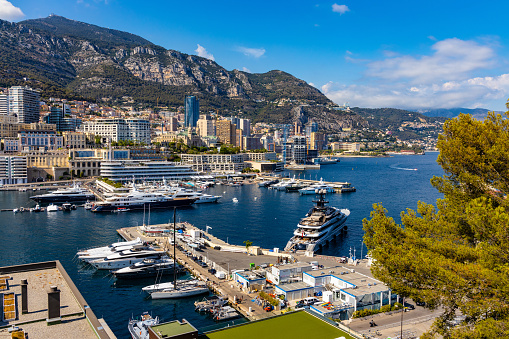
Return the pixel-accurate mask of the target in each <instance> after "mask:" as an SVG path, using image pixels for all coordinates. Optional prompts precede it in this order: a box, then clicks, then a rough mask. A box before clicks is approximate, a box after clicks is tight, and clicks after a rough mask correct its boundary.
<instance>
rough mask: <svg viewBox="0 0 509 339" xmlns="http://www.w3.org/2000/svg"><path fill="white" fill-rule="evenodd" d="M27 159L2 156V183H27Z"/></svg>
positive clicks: (0, 160)
mask: <svg viewBox="0 0 509 339" xmlns="http://www.w3.org/2000/svg"><path fill="white" fill-rule="evenodd" d="M27 180H28V179H27V158H26V157H20V156H0V183H1V184H2V185H9V184H25V183H27Z"/></svg>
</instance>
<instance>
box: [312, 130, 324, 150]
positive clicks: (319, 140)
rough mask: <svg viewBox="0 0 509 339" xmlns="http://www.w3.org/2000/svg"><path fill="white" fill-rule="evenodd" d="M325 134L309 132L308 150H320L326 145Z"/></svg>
mask: <svg viewBox="0 0 509 339" xmlns="http://www.w3.org/2000/svg"><path fill="white" fill-rule="evenodd" d="M325 139H326V138H325V134H324V133H320V132H311V136H310V138H309V149H311V150H322V149H323V148H324V146H325V145H326V140H325Z"/></svg>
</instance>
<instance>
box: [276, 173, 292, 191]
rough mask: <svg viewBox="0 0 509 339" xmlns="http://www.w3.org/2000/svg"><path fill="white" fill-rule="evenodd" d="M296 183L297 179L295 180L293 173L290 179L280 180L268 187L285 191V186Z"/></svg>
mask: <svg viewBox="0 0 509 339" xmlns="http://www.w3.org/2000/svg"><path fill="white" fill-rule="evenodd" d="M296 183H297V181H296V180H295V175H294V176H293V178H292V179H290V180H283V181H280V182H278V183H277V184H274V185H272V186H270V187H269V188H272V189H276V190H278V191H286V187H288V186H290V185H293V184H296Z"/></svg>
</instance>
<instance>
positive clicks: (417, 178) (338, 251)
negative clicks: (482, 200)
mask: <svg viewBox="0 0 509 339" xmlns="http://www.w3.org/2000/svg"><path fill="white" fill-rule="evenodd" d="M434 157H436V154H435V155H433V154H432V153H431V157H430V155H428V154H427V155H425V156H423V157H403V156H401V157H394V158H384V159H373V158H371V159H344V160H343V159H342V162H341V164H338V165H334V166H323V168H322V169H321V170H320V171H319V172H318V171H317V172H318V173H317V175H316V176H317V177H316V178H315V174H314V173H313V174H312V176H313V179H316V180H314V181H319V179H320V177H323V178H324V181H325V182H340V181H348V182H352V183H354V184H355V186H356V188H357V190H358V192H357V193H356V194H330V195H328V196H327V200H329V201H330V205H331V206H335V207H340V208H348V209H350V210H351V214H350V216H349V218H348V221H347V223H346V225H347V226H348V232H346V233H344V234H343V235H342V237H341V239H340V241H337V242H336V243H335V244H333V245H330V246H328V247H325V248H324V249H323V250H322V251H321V252H319V253H316V254H315V255H314V257H313V258H309V257H305V256H300V255H294V258H295V259H296V260H297V261H303V262H310V261H318V262H319V264H320V265H322V264H323V265H324V266H325V267H333V266H334V265H338V264H340V262H339V261H340V258H343V257H348V256H349V252H350V250H351V252H352V255H353V254H354V253H356V255H355V256H357V257H358V256H362V253H361V249H362V248H361V246H360V245H361V238H362V219H363V218H366V217H369V212H370V210H371V205H372V203H374V202H382V203H383V205H384V207H386V208H387V209H388V211H389V215H391V216H393V217H394V218H395V220H396V221H398V218H399V212H400V211H402V210H404V209H405V208H407V207H409V208H415V202H416V201H417V200H423V201H426V202H433V201H434V200H435V199H436V198H438V197H439V196H440V195H439V194H437V193H436V192H435V191H434V189H433V188H430V187H429V182H428V181H429V178H430V177H431V176H432V175H440V169H439V167H438V166H437V165H436V163H435V162H434ZM427 158H430V159H428V160H427V161H425V160H426V159H427ZM397 163H399V164H400V165H399V166H397V167H402V168H418V169H419V170H418V171H399V170H398V169H397V168H391V166H393V165H394V164H397ZM393 167H394V166H393ZM375 171H376V173H377V176H376V178H375V176H373V175H372V173H374V172H375ZM309 175H310V174H306V177H308V176H309ZM290 177H293V173H292V174H290ZM301 177H302V175H301ZM297 178H298V174H297ZM306 179H307V178H306ZM301 180H302V179H301ZM381 180H382V181H383V182H384V183H385V184H384V185H382V186H380V185H378V184H377V183H379V182H381ZM206 192H207V194H211V195H221V196H223V198H221V199H220V201H219V203H217V204H216V203H214V204H200V205H194V204H193V205H192V206H191V207H188V208H182V209H179V210H178V214H177V221H178V222H181V223H183V222H184V221H185V222H187V223H189V224H190V225H193V226H194V227H195V228H196V229H198V230H201V231H207V232H206V233H207V234H206V235H207V236H210V239H211V240H213V242H214V243H216V242H217V244H218V245H219V246H221V244H222V245H223V246H224V247H225V248H228V247H231V251H221V250H215V249H214V248H213V247H207V248H201V249H199V250H198V249H193V248H191V247H189V248H184V247H182V249H183V250H186V252H185V253H191V254H193V253H194V254H198V257H200V256H201V257H202V261H204V262H206V263H210V262H214V263H216V264H217V265H218V266H221V267H223V268H224V270H225V271H228V268H230V272H232V271H234V270H239V269H245V268H246V267H247V268H249V267H250V264H251V263H254V264H255V265H256V266H262V265H265V264H268V265H270V264H272V265H276V264H277V263H278V256H275V255H270V254H268V255H247V253H245V250H246V248H245V246H242V244H243V242H244V241H245V240H250V241H252V242H253V246H252V247H256V246H260V250H261V251H264V250H263V249H265V250H266V251H269V252H270V251H271V250H272V252H274V249H275V248H279V249H281V248H283V247H284V245H285V244H286V242H287V241H288V239H289V238H290V237H291V236H292V233H293V232H294V230H295V228H296V225H297V224H298V222H299V220H300V219H302V217H303V216H304V214H305V213H306V212H307V211H308V210H309V208H310V207H311V206H312V205H313V203H312V200H314V199H315V196H314V195H309V196H300V195H298V194H281V193H282V192H279V191H278V190H276V189H266V188H260V187H258V185H243V186H241V187H235V186H228V185H216V186H215V187H210V188H207V189H206ZM33 194H34V193H33V192H30V191H27V192H17V191H15V192H7V191H2V192H0V195H2V205H1V206H0V207H1V208H2V209H11V210H12V209H14V208H15V207H19V206H26V207H33V206H34V205H35V204H33V205H31V204H30V203H29V196H30V195H33ZM394 194H399V199H396V200H395V199H391V198H390V197H391V196H394ZM233 198H236V199H237V200H238V202H237V203H233V202H232V199H233ZM147 214H148V213H147ZM171 215H172V211H166V210H153V211H152V212H151V213H150V223H149V224H150V225H168V221H169V220H172V216H171ZM2 217H3V219H4V221H3V222H4V223H5V224H9V225H11V226H10V227H9V228H2V229H1V230H0V232H1V234H2V238H3V239H11V240H12V243H13V244H19V243H23V244H24V246H23V248H22V249H18V248H16V249H15V248H14V247H13V246H11V245H10V244H5V245H6V246H4V247H3V248H2V250H1V255H2V258H5V259H4V262H5V263H6V264H10V263H13V264H14V263H18V262H19V253H20V252H19V251H20V250H21V251H22V252H21V253H22V254H21V255H22V256H23V260H26V261H27V262H35V261H44V260H51V259H54V258H57V259H60V260H61V261H62V263H63V265H64V266H65V267H66V269H67V270H68V272H69V275H70V276H71V277H72V279H73V280H74V281H75V282H76V284H77V286H78V288H79V289H80V291H82V293H83V295H84V297H85V298H86V300H87V301H89V303H90V305H91V306H92V307H93V308H94V311H95V312H96V313H97V314H102V315H104V318H105V320H106V321H107V322H108V325H110V327H111V328H112V330H113V331H114V332H115V334H117V336H119V337H126V336H127V335H128V331H127V326H126V325H127V320H128V319H129V318H130V317H131V314H133V313H134V314H141V313H142V312H144V311H150V313H151V314H153V315H154V316H155V315H157V316H159V317H160V319H161V322H163V321H168V320H174V319H182V318H185V319H186V320H188V321H189V322H191V323H192V324H193V325H195V326H196V327H197V328H199V330H200V331H205V330H207V329H212V328H214V326H216V322H215V321H214V320H213V319H212V318H210V317H208V316H204V315H200V314H199V313H198V312H195V311H194V309H195V306H194V302H195V301H196V300H201V299H202V297H201V296H198V297H196V299H193V298H190V299H178V300H170V299H166V300H151V299H148V300H146V299H144V298H143V295H140V290H141V288H142V287H143V286H147V285H150V284H154V279H136V281H131V280H126V279H121V280H122V281H120V280H115V279H112V278H111V276H110V275H109V274H108V273H106V272H101V271H97V270H95V269H91V268H90V267H89V266H84V265H81V264H78V263H77V262H75V261H73V259H72V258H73V257H74V256H75V253H76V251H77V249H79V248H87V247H96V246H99V245H106V244H108V243H114V242H118V237H117V236H116V230H117V229H123V228H125V229H126V231H128V232H131V229H130V228H131V227H141V226H136V225H143V219H144V218H143V211H129V212H128V213H105V214H94V213H90V211H88V210H85V209H84V208H80V207H79V206H78V208H77V210H73V211H71V212H70V213H61V212H60V213H16V214H13V213H7V214H6V213H4V214H2ZM26 225H31V226H30V227H28V226H26ZM207 226H209V227H208V228H207ZM133 237H134V234H133ZM212 237H214V238H212ZM134 238H135V237H134ZM232 244H236V245H237V246H233V245H232ZM229 245H231V246H229ZM262 248H263V249H262ZM235 250H238V251H239V252H235ZM242 250H243V251H242ZM193 251H194V252H193ZM185 253H184V251H181V253H179V252H177V257H178V260H179V261H182V262H186V267H187V268H188V269H191V271H192V273H195V276H199V275H202V276H203V277H204V278H205V279H204V280H206V279H207V278H208V279H209V285H211V289H212V290H214V291H218V292H219V293H224V294H222V295H228V296H233V297H235V296H238V297H239V299H242V302H241V303H240V304H238V306H237V307H239V308H240V309H243V310H244V312H242V314H248V313H249V307H250V306H251V307H252V310H254V312H252V316H253V317H254V318H257V317H259V318H263V317H266V316H269V315H270V314H271V312H273V311H271V312H266V311H265V310H263V309H262V308H261V306H259V305H258V304H256V302H253V301H252V300H253V299H254V298H253V299H251V298H247V297H246V295H249V296H251V295H250V294H246V295H242V294H241V290H240V288H239V287H238V284H237V283H236V280H235V283H236V284H234V285H233V288H232V287H231V285H232V284H231V282H230V283H229V284H228V281H226V280H225V279H219V278H217V277H215V275H214V276H212V274H211V273H209V272H208V270H209V269H210V264H208V265H209V267H207V268H204V267H202V266H200V265H199V263H198V262H196V261H194V260H192V256H187V255H186V254H185ZM365 253H366V249H365V248H364V254H365ZM228 266H229V267H228ZM355 270H356V271H359V272H362V270H363V268H362V267H360V266H355ZM364 270H365V272H366V273H369V269H366V268H364ZM239 274H240V273H239ZM245 275H246V277H245V278H246V279H248V280H249V279H252V278H251V277H249V275H248V274H245ZM124 280H126V281H124ZM138 280H139V281H138ZM169 280H171V279H167V280H166V281H169ZM237 280H240V277H239V279H237ZM210 281H212V282H214V283H211V282H210ZM251 281H252V280H251ZM126 295H129V296H130V297H129V298H125V296H126ZM119 300H122V303H121V304H120V303H119V302H118V301H119ZM113 304H115V305H117V306H116V308H115V311H114V312H113V310H112V309H111V307H110V305H113ZM232 307H235V306H232ZM189 311H190V312H189ZM233 321H234V322H235V323H236V322H237V321H239V322H242V321H245V320H243V319H242V318H240V319H237V320H233ZM227 324H231V323H230V322H227ZM221 326H226V323H222V324H221Z"/></svg>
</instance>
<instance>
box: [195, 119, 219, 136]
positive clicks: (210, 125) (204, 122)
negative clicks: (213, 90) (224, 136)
mask: <svg viewBox="0 0 509 339" xmlns="http://www.w3.org/2000/svg"><path fill="white" fill-rule="evenodd" d="M197 125H198V135H199V136H200V137H208V136H215V135H216V128H215V127H216V124H215V120H212V117H211V116H210V115H205V114H202V115H200V119H198V122H197Z"/></svg>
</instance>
